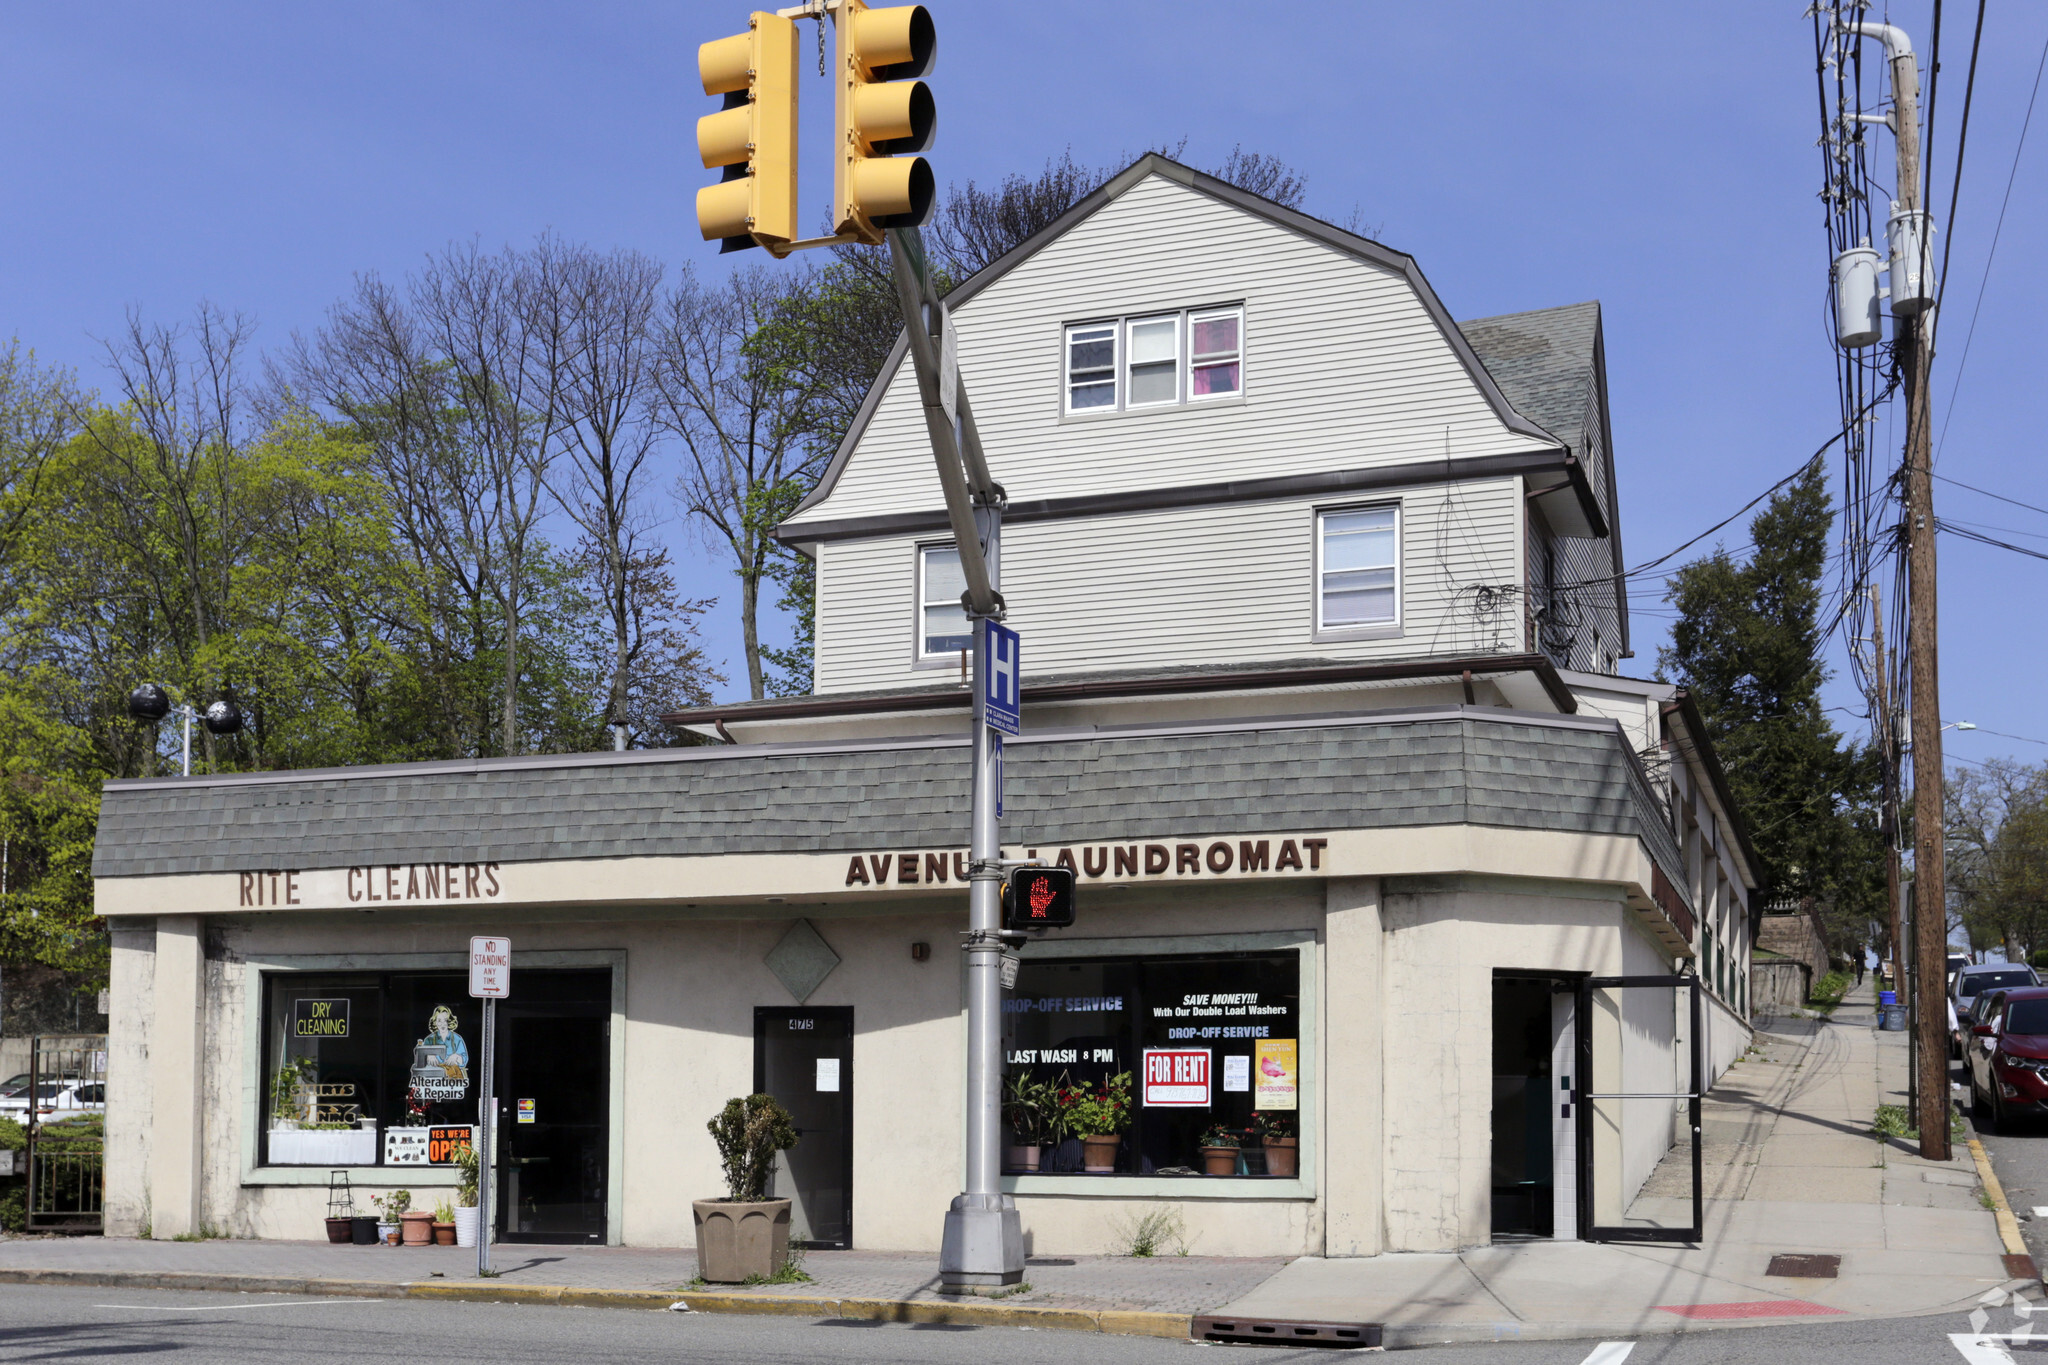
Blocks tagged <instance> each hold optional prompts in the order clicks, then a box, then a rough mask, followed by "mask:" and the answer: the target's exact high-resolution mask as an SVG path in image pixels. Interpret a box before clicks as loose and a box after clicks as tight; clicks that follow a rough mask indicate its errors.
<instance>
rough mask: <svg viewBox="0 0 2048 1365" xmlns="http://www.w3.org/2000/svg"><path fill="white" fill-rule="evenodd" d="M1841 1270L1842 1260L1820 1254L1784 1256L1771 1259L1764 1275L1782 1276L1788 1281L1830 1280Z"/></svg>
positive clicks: (1837, 1257)
mask: <svg viewBox="0 0 2048 1365" xmlns="http://www.w3.org/2000/svg"><path fill="white" fill-rule="evenodd" d="M1841 1270H1842V1258H1841V1257H1839V1256H1830V1255H1826V1254H1824V1253H1821V1252H1813V1253H1809V1254H1806V1255H1797V1256H1795V1255H1791V1254H1789V1253H1788V1254H1784V1255H1779V1256H1773V1257H1771V1264H1770V1268H1769V1269H1767V1270H1765V1271H1764V1274H1766V1275H1782V1276H1784V1277H1785V1278H1786V1279H1790V1280H1832V1279H1834V1278H1835V1276H1836V1275H1838V1274H1840V1273H1841Z"/></svg>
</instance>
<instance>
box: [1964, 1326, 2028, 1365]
mask: <svg viewBox="0 0 2048 1365" xmlns="http://www.w3.org/2000/svg"><path fill="white" fill-rule="evenodd" d="M1948 1339H1949V1341H1950V1342H1951V1343H1952V1344H1953V1345H1954V1346H1955V1348H1956V1350H1957V1351H1958V1352H1959V1353H1961V1355H1962V1357H1963V1359H1964V1360H1966V1361H1968V1362H1969V1365H2013V1359H2012V1352H2011V1351H2008V1350H2006V1349H2005V1342H2004V1341H2002V1340H2001V1339H1999V1338H1998V1337H1995V1336H1972V1335H1970V1334H1969V1333H1968V1332H1950V1333H1949V1334H1948Z"/></svg>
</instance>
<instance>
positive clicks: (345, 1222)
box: [327, 1218, 355, 1242]
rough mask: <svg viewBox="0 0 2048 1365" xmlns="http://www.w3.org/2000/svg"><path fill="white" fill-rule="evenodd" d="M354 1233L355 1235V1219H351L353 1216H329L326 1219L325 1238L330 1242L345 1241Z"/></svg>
mask: <svg viewBox="0 0 2048 1365" xmlns="http://www.w3.org/2000/svg"><path fill="white" fill-rule="evenodd" d="M354 1235H355V1219H353V1218H330V1219H328V1220H327V1240H328V1241H330V1242H346V1241H347V1240H348V1239H349V1238H350V1237H352V1236H354Z"/></svg>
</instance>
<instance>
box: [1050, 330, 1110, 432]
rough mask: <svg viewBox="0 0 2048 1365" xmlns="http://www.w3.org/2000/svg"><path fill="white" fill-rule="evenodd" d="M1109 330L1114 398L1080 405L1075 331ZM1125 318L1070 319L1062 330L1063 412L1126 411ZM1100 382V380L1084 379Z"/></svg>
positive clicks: (1071, 414) (1086, 414)
mask: <svg viewBox="0 0 2048 1365" xmlns="http://www.w3.org/2000/svg"><path fill="white" fill-rule="evenodd" d="M1097 331H1107V332H1108V333H1109V389H1110V394H1111V398H1110V401H1109V402H1107V403H1105V404H1102V405H1101V406H1098V407H1086V408H1077V407H1075V406H1074V388H1075V382H1074V334H1075V333H1076V332H1097ZM1123 362H1124V319H1122V318H1108V319H1105V320H1102V321H1098V322H1070V323H1068V324H1067V325H1066V326H1065V327H1064V328H1062V329H1061V330H1060V411H1061V412H1063V413H1065V414H1066V415H1067V416H1069V417H1100V416H1101V415H1103V414H1104V413H1110V412H1121V411H1123V402H1124V372H1123ZM1084 382H1086V383H1089V384H1099V383H1101V382H1102V381H1101V380H1099V379H1091V380H1087V381H1084Z"/></svg>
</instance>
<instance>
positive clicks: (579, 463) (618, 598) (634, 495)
mask: <svg viewBox="0 0 2048 1365" xmlns="http://www.w3.org/2000/svg"><path fill="white" fill-rule="evenodd" d="M529 262H530V275H531V286H530V295H529V303H530V307H529V323H528V326H529V329H530V330H531V332H532V334H533V344H532V346H531V347H530V349H529V353H528V359H529V363H530V364H532V365H533V366H535V367H536V368H537V369H539V370H540V371H542V372H543V373H540V374H537V375H536V377H535V381H534V382H535V385H536V387H537V388H538V389H540V390H543V391H547V392H551V393H552V394H553V396H554V397H553V402H552V408H553V412H554V417H555V422H554V429H553V431H552V432H551V433H550V438H551V440H552V441H553V443H554V445H555V447H556V449H557V450H558V451H559V452H560V454H561V455H562V456H565V457H566V466H565V467H563V468H559V469H557V470H556V472H555V477H554V478H553V479H552V480H551V482H550V487H551V488H552V491H553V492H554V495H555V497H556V499H557V501H558V502H560V504H561V506H562V509H563V511H565V512H566V513H567V514H568V515H569V517H570V519H571V520H573V521H574V522H575V523H576V525H577V526H578V527H580V528H581V530H582V532H583V536H584V539H585V541H586V542H587V544H588V546H589V551H590V558H591V563H592V569H593V571H594V574H595V576H596V578H597V582H598V585H599V588H600V590H601V592H602V594H603V598H604V605H605V612H606V615H607V618H608V621H609V625H610V627H611V644H612V651H611V666H610V669H609V670H608V671H609V674H610V683H609V689H608V695H607V699H606V704H605V721H606V723H607V724H608V725H610V726H611V727H613V732H614V735H615V737H616V740H617V746H618V747H619V748H624V747H625V746H626V740H627V731H628V728H629V726H630V724H631V719H632V717H633V715H634V713H635V707H634V706H633V698H632V696H631V692H632V680H633V670H634V665H635V663H636V661H637V659H638V657H639V656H640V654H641V653H642V651H643V649H644V647H645V641H646V638H647V628H646V613H645V609H644V607H643V606H642V605H641V604H639V603H637V602H636V601H635V596H636V590H637V589H639V588H640V587H642V586H643V585H644V584H646V583H647V582H648V581H649V573H650V572H651V571H659V568H660V566H659V564H658V563H656V560H657V559H658V558H659V557H658V556H650V554H649V552H648V551H647V550H646V549H645V548H644V547H643V543H642V542H643V540H644V537H645V534H646V532H647V530H648V528H649V526H650V525H651V523H652V518H651V516H650V515H649V513H648V511H647V509H646V508H645V506H644V503H645V497H644V493H645V489H644V486H643V485H644V482H645V480H644V475H645V474H646V473H647V469H648V463H647V462H648V457H649V456H650V455H652V454H653V453H654V451H655V449H656V440H655V437H656V434H657V432H656V428H655V426H654V423H653V421H652V418H651V415H650V411H649V403H648V400H649V398H650V397H651V396H652V393H653V387H652V386H653V380H654V370H655V360H656V357H655V351H654V345H653V329H654V320H655V310H656V307H657V305H658V304H659V302H660V300H661V274H662V271H661V266H660V265H659V264H657V263H656V262H654V261H652V260H649V259H648V258H647V257H645V256H642V255H641V254H640V253H638V252H635V251H614V252H610V253H605V254H600V253H598V252H594V251H592V250H590V249H589V248H588V247H584V246H575V245H568V244H565V243H563V242H561V241H560V240H558V239H556V238H552V237H544V238H542V239H541V241H540V242H539V243H538V244H537V245H536V246H535V247H534V249H533V252H532V253H531V255H530V257H529ZM650 566H652V569H651V570H650Z"/></svg>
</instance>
